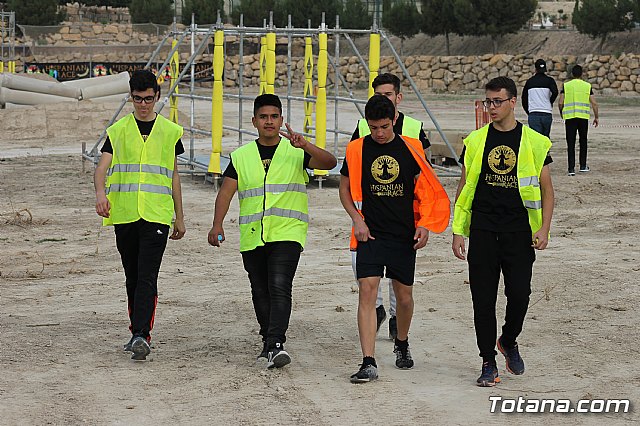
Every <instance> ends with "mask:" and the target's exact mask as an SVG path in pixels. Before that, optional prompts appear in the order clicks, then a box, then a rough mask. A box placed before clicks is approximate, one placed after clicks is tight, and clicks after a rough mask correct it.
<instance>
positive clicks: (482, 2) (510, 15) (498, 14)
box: [472, 0, 538, 53]
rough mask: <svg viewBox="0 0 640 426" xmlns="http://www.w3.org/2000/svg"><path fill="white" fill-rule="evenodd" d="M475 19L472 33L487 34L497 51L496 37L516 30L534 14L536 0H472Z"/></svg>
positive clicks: (494, 51)
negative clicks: (475, 14)
mask: <svg viewBox="0 0 640 426" xmlns="http://www.w3.org/2000/svg"><path fill="white" fill-rule="evenodd" d="M472 3H473V6H474V9H475V11H476V13H477V19H476V21H475V25H474V31H473V32H472V34H473V35H487V36H490V37H491V41H492V42H493V53H497V51H498V38H499V37H501V36H503V35H505V34H511V33H516V32H518V31H519V30H520V29H521V28H522V27H523V26H524V25H525V24H526V23H527V22H528V21H529V20H530V19H531V18H532V17H533V15H534V13H535V11H536V7H537V6H538V0H472Z"/></svg>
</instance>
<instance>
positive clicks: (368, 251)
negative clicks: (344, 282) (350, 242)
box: [356, 238, 416, 286]
mask: <svg viewBox="0 0 640 426" xmlns="http://www.w3.org/2000/svg"><path fill="white" fill-rule="evenodd" d="M414 244H415V242H413V241H408V242H407V241H393V240H383V239H380V238H377V239H375V240H369V241H367V242H365V243H363V242H358V250H357V256H356V278H368V277H383V276H386V277H387V278H391V279H393V280H397V281H399V282H400V283H402V284H404V285H408V286H411V285H413V279H414V276H415V273H416V251H415V250H414V249H413V245H414ZM385 269H386V275H385V274H384V272H385Z"/></svg>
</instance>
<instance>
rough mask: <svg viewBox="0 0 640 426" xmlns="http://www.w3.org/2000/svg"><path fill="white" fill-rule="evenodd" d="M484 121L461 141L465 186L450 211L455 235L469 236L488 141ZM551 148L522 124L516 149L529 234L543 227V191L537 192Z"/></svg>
mask: <svg viewBox="0 0 640 426" xmlns="http://www.w3.org/2000/svg"><path fill="white" fill-rule="evenodd" d="M490 125H491V124H487V125H486V126H484V127H481V128H480V129H478V130H474V131H473V132H471V134H470V135H469V136H467V137H466V138H465V140H464V146H465V147H466V149H465V154H464V167H465V171H466V181H465V185H464V186H463V187H462V190H461V191H460V195H459V196H458V200H457V201H456V204H455V208H454V213H453V225H452V230H453V233H454V234H457V235H464V236H465V237H468V236H469V228H470V225H471V214H472V211H471V205H472V204H473V198H474V196H475V193H476V186H477V185H478V178H479V177H480V171H481V169H482V161H483V156H484V147H485V143H486V141H487V133H488V131H489V126H490ZM549 148H551V141H550V140H549V138H548V137H546V136H543V135H541V134H540V133H538V132H536V131H534V130H531V129H530V128H529V127H527V126H522V136H521V138H520V148H519V149H518V166H517V170H516V173H517V176H518V190H519V191H520V197H521V198H522V202H523V204H524V206H525V208H526V210H527V214H528V216H529V226H530V227H531V234H532V235H533V234H535V233H536V232H537V231H538V230H539V229H540V228H541V227H542V194H541V192H540V173H541V172H542V167H543V166H544V160H545V158H546V157H547V154H548V152H549Z"/></svg>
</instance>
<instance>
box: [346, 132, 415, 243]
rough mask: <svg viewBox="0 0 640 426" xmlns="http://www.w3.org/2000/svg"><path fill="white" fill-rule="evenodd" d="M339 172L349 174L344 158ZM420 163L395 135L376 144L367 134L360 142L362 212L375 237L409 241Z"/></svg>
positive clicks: (411, 231) (411, 233)
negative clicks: (386, 140)
mask: <svg viewBox="0 0 640 426" xmlns="http://www.w3.org/2000/svg"><path fill="white" fill-rule="evenodd" d="M340 173H341V174H342V175H343V176H349V166H348V165H347V161H346V159H345V161H344V162H343V163H342V169H340ZM418 173H420V166H419V165H418V163H417V162H416V160H415V159H414V158H413V155H412V154H411V152H410V151H409V148H408V147H407V146H406V144H405V143H404V141H403V140H402V139H401V138H400V137H399V136H398V135H396V136H395V138H394V139H393V140H392V141H391V142H389V143H386V144H379V143H377V142H376V141H374V140H373V138H372V137H371V135H368V136H366V137H365V138H364V140H363V145H362V214H363V215H364V218H365V223H366V224H367V226H368V227H369V232H371V235H372V236H373V237H375V238H383V239H388V240H396V241H411V240H413V236H414V235H415V232H416V228H415V223H414V217H413V199H414V188H415V182H414V179H415V177H416V175H417V174H418Z"/></svg>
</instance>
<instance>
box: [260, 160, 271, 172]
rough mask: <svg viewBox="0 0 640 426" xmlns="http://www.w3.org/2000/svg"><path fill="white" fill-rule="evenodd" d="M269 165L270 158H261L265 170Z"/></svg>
mask: <svg viewBox="0 0 640 426" xmlns="http://www.w3.org/2000/svg"><path fill="white" fill-rule="evenodd" d="M270 165H271V158H265V159H264V160H262V167H264V170H265V171H267V170H269V166H270Z"/></svg>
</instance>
